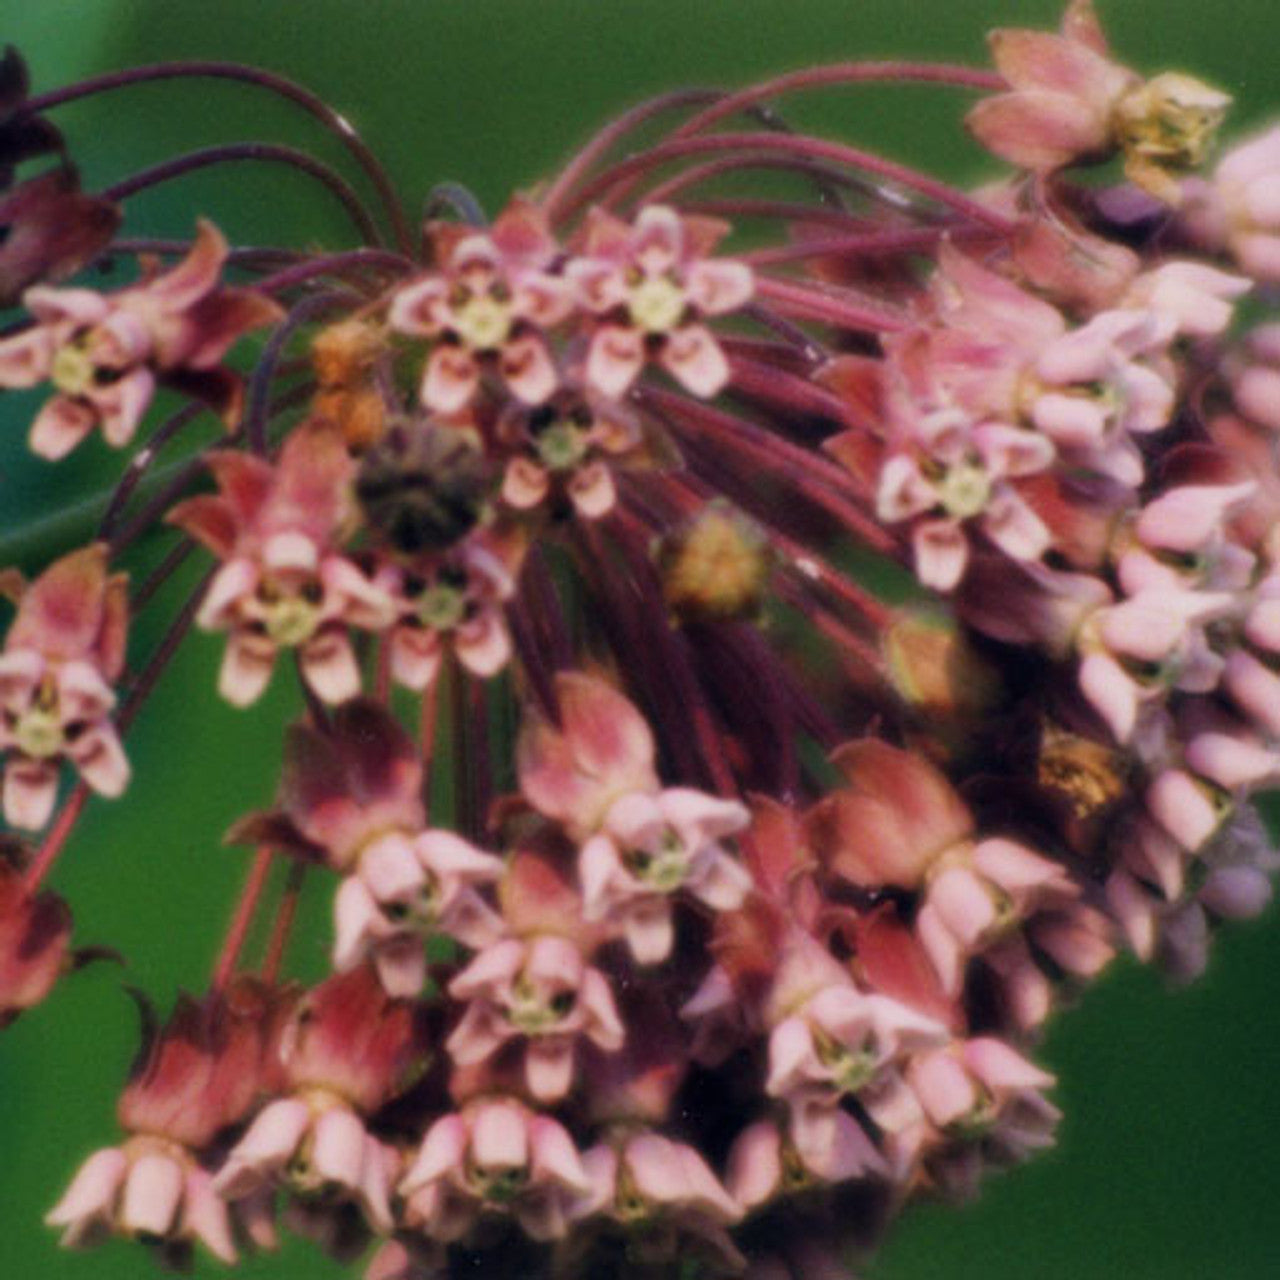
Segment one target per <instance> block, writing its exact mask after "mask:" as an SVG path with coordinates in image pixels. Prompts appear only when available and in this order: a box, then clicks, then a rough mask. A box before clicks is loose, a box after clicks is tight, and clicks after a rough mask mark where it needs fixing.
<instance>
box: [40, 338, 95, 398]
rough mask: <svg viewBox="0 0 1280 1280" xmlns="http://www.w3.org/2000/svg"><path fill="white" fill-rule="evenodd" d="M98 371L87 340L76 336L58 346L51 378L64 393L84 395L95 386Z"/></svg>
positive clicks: (50, 374)
mask: <svg viewBox="0 0 1280 1280" xmlns="http://www.w3.org/2000/svg"><path fill="white" fill-rule="evenodd" d="M96 372H97V366H96V365H95V364H94V363H93V359H92V357H91V356H90V355H89V350H88V344H87V342H86V340H85V339H84V338H76V339H74V340H73V341H71V342H68V343H65V344H64V345H63V346H61V347H59V348H58V350H57V353H56V354H55V355H54V357H53V366H52V368H51V369H50V371H49V379H50V381H51V382H52V383H53V385H54V386H55V387H57V388H58V390H59V391H61V392H62V393H63V395H68V396H82V395H84V394H85V393H86V392H87V391H88V390H89V389H90V388H91V387H92V386H93V382H94V375H95V374H96Z"/></svg>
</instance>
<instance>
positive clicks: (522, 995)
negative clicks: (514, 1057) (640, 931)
mask: <svg viewBox="0 0 1280 1280" xmlns="http://www.w3.org/2000/svg"><path fill="white" fill-rule="evenodd" d="M449 994H450V995H451V996H452V997H453V998H454V999H455V1000H465V1001H467V1002H468V1003H467V1007H466V1012H465V1013H464V1014H463V1015H462V1020H461V1021H460V1022H459V1023H458V1025H457V1026H456V1027H455V1028H454V1029H453V1031H452V1033H451V1034H450V1036H449V1039H448V1041H447V1042H446V1047H447V1048H448V1050H449V1052H450V1054H451V1055H452V1056H453V1059H454V1061H455V1062H457V1063H458V1064H459V1065H460V1066H464V1067H465V1066H470V1065H473V1064H475V1063H479V1062H483V1061H485V1060H486V1059H488V1058H490V1057H491V1056H492V1055H493V1054H495V1053H496V1052H497V1051H498V1050H499V1049H501V1048H502V1047H503V1046H504V1045H506V1044H508V1043H511V1042H512V1041H514V1040H518V1039H523V1040H524V1042H525V1045H524V1075H525V1081H526V1083H527V1085H528V1087H529V1091H530V1093H532V1094H533V1096H534V1097H535V1098H536V1099H537V1100H538V1101H539V1102H541V1103H544V1104H549V1103H554V1102H558V1101H559V1100H560V1099H561V1098H563V1097H564V1096H565V1094H567V1093H568V1092H569V1090H570V1088H571V1087H572V1085H573V1081H574V1074H575V1065H576V1063H575V1056H576V1050H577V1046H578V1042H579V1040H580V1039H582V1040H589V1041H590V1042H591V1043H592V1044H594V1045H596V1046H597V1047H598V1048H600V1049H603V1050H605V1051H606V1052H607V1051H614V1050H617V1049H619V1048H621V1047H622V1043H623V1040H624V1037H625V1029H624V1027H623V1025H622V1020H621V1018H620V1016H619V1014H618V1010H617V1006H616V1005H615V1003H614V999H613V992H612V990H611V989H610V986H609V980H608V978H606V977H605V975H604V974H603V973H602V972H601V971H600V970H599V969H597V968H595V967H594V966H592V965H588V964H587V963H586V961H585V959H584V957H583V955H582V952H581V951H580V950H579V948H578V947H577V946H576V945H575V944H574V943H573V942H571V941H570V940H569V939H568V938H563V937H557V936H555V935H551V934H541V935H536V936H533V937H530V938H524V939H521V938H503V939H501V940H499V941H497V942H494V943H493V944H492V945H490V946H488V947H486V948H485V949H484V950H483V951H481V952H480V954H479V955H477V956H476V957H475V959H474V960H472V961H471V963H470V964H469V965H467V967H466V968H465V969H463V970H462V972H461V973H459V974H458V975H457V976H456V977H455V978H454V979H453V980H452V981H451V982H450V983H449Z"/></svg>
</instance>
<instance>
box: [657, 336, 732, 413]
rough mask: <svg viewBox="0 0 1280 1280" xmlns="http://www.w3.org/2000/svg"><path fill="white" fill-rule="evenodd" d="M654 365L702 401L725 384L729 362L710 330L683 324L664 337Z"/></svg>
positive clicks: (719, 390)
mask: <svg viewBox="0 0 1280 1280" xmlns="http://www.w3.org/2000/svg"><path fill="white" fill-rule="evenodd" d="M658 363H659V364H661V365H662V367H663V368H664V369H666V371H667V372H668V373H669V374H670V375H671V376H672V377H673V378H675V380H676V381H677V382H678V383H679V384H680V385H681V386H682V387H684V389H685V390H686V391H689V392H692V393H693V394H694V395H695V396H701V397H702V398H703V399H704V400H706V399H710V398H711V397H712V396H714V395H718V394H719V393H720V392H721V391H723V390H724V388H725V386H726V385H727V384H728V382H729V361H728V360H727V359H726V358H725V354H724V352H723V351H722V350H721V348H720V344H719V343H718V342H717V341H716V340H715V337H714V336H713V335H712V333H711V330H710V329H708V328H706V327H705V326H703V325H700V324H689V325H683V326H682V327H681V328H679V329H677V330H675V332H674V333H670V334H668V335H667V339H666V341H665V342H664V343H663V344H662V349H661V351H660V352H659V354H658Z"/></svg>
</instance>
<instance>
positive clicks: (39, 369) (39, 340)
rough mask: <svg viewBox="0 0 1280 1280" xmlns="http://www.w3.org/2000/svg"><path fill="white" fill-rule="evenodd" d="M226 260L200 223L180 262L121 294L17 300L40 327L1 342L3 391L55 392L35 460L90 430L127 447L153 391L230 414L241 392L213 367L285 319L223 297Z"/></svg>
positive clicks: (45, 294) (213, 232) (247, 296)
mask: <svg viewBox="0 0 1280 1280" xmlns="http://www.w3.org/2000/svg"><path fill="white" fill-rule="evenodd" d="M226 256H227V244H226V241H225V240H224V239H223V238H222V234H221V232H219V231H218V230H217V228H215V227H214V226H213V224H212V223H209V222H204V221H201V222H200V223H199V224H198V226H197V230H196V238H195V242H194V244H193V245H192V247H191V252H190V253H189V254H188V255H187V256H186V258H184V259H183V260H182V261H181V262H180V263H178V264H177V265H176V266H175V267H173V268H172V269H171V270H169V271H167V272H164V273H163V274H160V275H153V276H151V277H150V278H148V279H144V280H143V281H142V282H140V283H139V284H136V285H132V286H130V287H129V288H126V289H122V290H120V291H119V292H118V293H115V294H100V293H95V292H94V291H93V290H91V289H53V288H48V287H46V286H42V285H36V286H33V287H32V288H30V289H28V290H27V291H26V293H24V294H23V303H24V305H26V307H27V308H28V309H29V310H30V311H31V312H32V314H33V315H34V316H35V318H36V321H37V324H36V326H35V328H33V329H29V330H27V331H26V332H24V333H20V334H18V335H16V336H15V337H12V338H8V339H6V340H5V341H3V342H0V387H33V386H35V385H37V384H38V383H40V382H43V381H45V380H46V379H47V380H49V381H51V382H52V383H53V385H54V388H55V389H56V391H57V394H56V395H55V396H54V398H53V399H52V400H50V401H49V402H48V404H46V405H45V407H44V408H43V409H42V410H41V411H40V413H39V415H38V416H37V417H36V420H35V422H34V423H33V424H32V427H31V447H32V448H33V449H34V450H35V452H36V453H38V454H40V455H42V456H43V457H46V458H49V459H51V460H52V459H57V458H61V457H63V456H64V455H65V454H67V453H69V452H70V451H71V450H72V449H74V448H75V446H76V445H78V444H79V443H80V441H81V440H83V439H84V437H85V436H86V435H88V433H89V432H90V431H91V430H93V428H94V427H95V426H99V427H101V428H102V433H103V435H104V436H105V437H106V440H107V443H108V444H111V445H114V446H116V447H117V448H119V447H120V446H122V445H125V444H127V443H128V442H129V441H130V440H131V439H132V438H133V434H134V432H135V431H136V430H137V428H138V423H139V422H140V421H141V419H142V415H143V414H144V413H145V412H146V409H147V406H148V405H149V404H150V403H151V398H152V396H153V394H154V392H155V389H156V385H157V383H166V384H170V385H173V386H174V387H176V388H177V389H179V390H184V391H187V392H189V393H191V394H193V395H197V396H199V397H201V398H202V399H206V400H208V401H209V402H210V403H211V404H212V405H214V406H215V407H217V408H219V409H222V410H224V411H226V410H230V409H231V408H232V407H233V406H234V404H235V402H236V399H237V391H238V386H239V384H238V382H237V381H236V379H235V377H234V376H233V375H232V374H230V373H229V372H227V371H225V370H222V369H220V368H219V365H220V363H221V361H222V358H223V356H224V355H225V354H226V353H227V350H228V349H229V348H230V347H231V345H232V344H233V343H234V342H235V341H236V340H237V339H238V338H239V337H240V336H241V335H242V334H244V333H247V332H249V331H250V330H251V329H257V328H260V327H261V326H262V325H265V324H273V323H275V322H276V321H277V320H279V319H280V318H281V316H282V315H283V312H282V311H281V310H280V308H279V307H278V306H277V305H276V304H275V303H274V302H272V301H270V300H269V299H267V298H266V297H264V296H262V295H260V294H256V293H254V292H252V291H251V290H248V289H224V288H220V287H219V278H220V276H221V272H222V264H223V262H224V261H225V260H226Z"/></svg>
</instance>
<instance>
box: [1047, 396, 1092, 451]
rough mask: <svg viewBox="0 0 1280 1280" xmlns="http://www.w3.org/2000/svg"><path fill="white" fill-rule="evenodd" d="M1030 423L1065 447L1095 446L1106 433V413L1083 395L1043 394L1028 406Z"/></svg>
mask: <svg viewBox="0 0 1280 1280" xmlns="http://www.w3.org/2000/svg"><path fill="white" fill-rule="evenodd" d="M1031 419H1032V421H1033V422H1034V423H1035V424H1036V426H1037V427H1039V428H1040V430H1041V431H1043V432H1044V433H1045V435H1047V436H1049V437H1050V439H1051V440H1053V441H1055V442H1056V443H1058V444H1060V445H1064V446H1066V447H1068V448H1069V447H1072V446H1084V445H1091V444H1096V443H1097V442H1098V441H1099V440H1101V439H1102V438H1103V436H1104V435H1105V434H1106V430H1107V412H1106V410H1105V409H1104V408H1103V406H1102V405H1101V404H1100V403H1099V402H1098V401H1096V400H1094V399H1091V398H1090V397H1088V396H1084V395H1067V394H1065V393H1061V392H1055V391H1046V392H1045V393H1044V394H1043V395H1039V396H1037V397H1036V399H1035V403H1034V404H1033V405H1032V406H1031Z"/></svg>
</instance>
